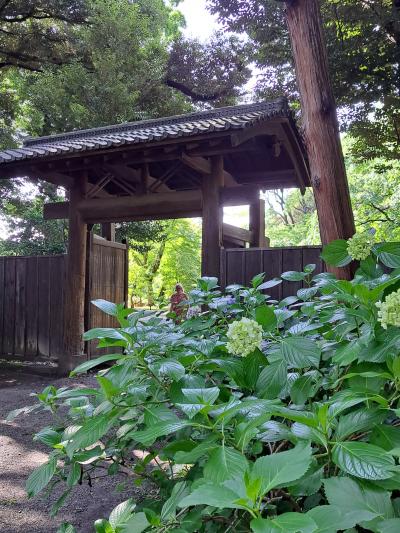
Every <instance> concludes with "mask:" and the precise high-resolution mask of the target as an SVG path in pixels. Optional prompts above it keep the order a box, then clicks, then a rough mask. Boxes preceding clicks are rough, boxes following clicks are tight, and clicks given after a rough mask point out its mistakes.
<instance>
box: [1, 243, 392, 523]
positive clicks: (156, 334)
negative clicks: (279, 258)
mask: <svg viewBox="0 0 400 533" xmlns="http://www.w3.org/2000/svg"><path fill="white" fill-rule="evenodd" d="M335 246H336V245H335ZM343 246H344V247H346V243H345V242H344V243H343ZM331 248H332V246H331ZM399 250H400V244H395V243H387V244H384V245H379V246H377V247H375V248H373V255H371V257H369V258H368V259H366V260H365V261H364V262H365V263H371V262H372V263H375V264H377V263H378V262H379V261H382V265H383V266H384V267H385V268H386V269H387V273H386V274H384V273H383V271H382V269H381V268H380V267H379V268H374V269H371V268H362V266H363V265H361V267H360V269H359V270H358V271H357V273H356V276H355V278H354V279H353V280H352V281H351V282H349V281H341V280H337V279H335V278H334V276H332V275H331V274H327V273H324V274H318V275H315V276H313V265H307V267H306V268H305V269H304V272H286V273H284V274H282V279H285V280H294V281H295V282H296V283H297V282H298V281H297V280H300V279H301V280H304V281H305V283H306V288H305V289H302V290H303V293H301V294H302V295H303V296H304V298H303V299H302V300H299V299H298V297H294V298H286V299H285V300H283V301H282V302H276V301H273V300H272V299H271V298H270V297H269V296H268V294H266V293H265V292H267V291H268V288H269V287H272V286H274V285H276V284H277V283H279V281H281V280H269V281H266V282H264V281H263V275H258V276H256V277H255V278H254V279H253V281H252V286H251V287H247V288H246V287H242V286H239V285H232V286H230V287H227V288H226V293H227V294H226V296H223V295H222V293H221V291H220V290H219V288H218V285H217V280H216V279H215V278H203V279H201V280H200V281H199V284H198V287H197V288H196V289H195V290H193V291H192V292H191V293H190V298H191V301H192V304H195V305H199V306H202V309H203V311H202V312H201V314H200V315H199V316H196V317H192V318H191V319H188V320H186V321H185V322H183V323H182V324H175V323H173V322H171V321H169V320H167V319H165V318H164V317H162V316H159V315H158V314H157V313H155V312H150V311H141V312H132V311H131V310H127V309H124V308H123V307H122V306H120V305H114V304H113V303H110V302H106V301H104V300H97V301H96V302H94V303H95V305H96V306H97V307H98V308H100V309H102V310H103V311H104V312H106V313H107V314H109V315H111V316H114V317H116V318H117V319H118V320H119V323H120V326H119V327H118V328H102V329H95V330H91V331H89V332H87V333H86V334H85V338H86V339H93V338H98V339H99V341H100V345H101V346H102V347H107V346H109V347H110V349H111V351H112V348H113V347H114V346H115V345H116V344H117V345H118V346H121V345H122V346H123V347H124V352H123V353H122V354H118V355H116V354H110V355H109V356H102V357H100V358H98V359H97V360H93V361H90V362H86V363H83V364H81V365H80V366H79V367H78V368H77V369H75V371H74V373H73V374H74V375H76V374H79V373H84V372H87V371H88V370H91V369H93V368H95V367H100V370H98V373H97V375H96V378H97V383H98V385H97V386H96V387H94V388H91V389H82V388H74V387H63V388H61V389H56V388H55V387H53V386H49V387H46V389H45V390H44V391H43V392H42V393H40V394H37V403H36V404H34V405H33V406H32V407H30V410H25V411H24V410H18V411H17V412H15V413H13V414H11V415H10V416H11V417H15V416H18V415H19V414H21V413H24V412H26V414H28V413H29V412H32V410H33V409H34V410H37V409H40V408H43V409H50V410H51V411H52V412H54V413H55V416H56V418H55V423H54V426H53V427H47V428H44V429H43V430H42V431H40V432H39V433H38V434H37V435H36V439H38V440H40V441H41V442H42V443H44V444H45V445H47V446H48V447H49V448H50V458H49V461H48V462H47V463H45V464H44V465H43V466H41V467H40V468H38V469H37V470H36V471H35V472H34V473H33V474H32V475H31V476H30V478H29V479H28V482H27V490H28V493H29V494H30V495H35V494H37V493H39V492H41V491H43V490H44V489H45V488H46V487H47V488H48V490H50V491H51V489H52V487H53V486H55V485H63V486H64V489H65V492H64V494H63V496H62V498H63V499H62V500H61V503H56V509H57V508H58V507H60V506H61V505H64V504H67V502H68V495H69V493H70V491H71V490H73V488H74V486H75V485H76V484H77V483H84V484H85V483H87V482H90V479H91V477H93V472H95V471H96V469H97V468H98V467H99V468H102V469H104V468H108V473H109V475H110V485H111V483H112V476H113V475H114V474H116V473H117V472H118V471H121V472H124V473H126V474H127V475H128V479H129V480H131V482H132V483H134V484H140V483H141V482H142V481H144V480H147V481H148V482H150V483H151V484H154V485H155V486H156V487H157V491H154V492H153V491H152V492H151V494H156V496H154V498H153V497H150V496H149V498H147V499H146V500H145V501H143V502H141V503H139V502H133V501H131V500H127V501H125V502H122V503H121V504H119V505H118V506H117V507H116V508H115V509H114V510H113V511H112V513H111V514H110V516H109V517H108V518H106V517H100V518H99V519H98V520H97V521H96V523H95V530H96V531H98V532H107V533H119V532H121V533H122V532H123V531H132V532H137V531H158V532H159V533H166V532H169V531H170V532H172V531H179V532H182V533H194V532H200V533H201V532H204V533H208V532H216V533H217V532H221V533H222V532H226V531H235V532H243V533H244V532H253V533H264V532H267V533H277V532H285V533H290V532H292V533H299V532H306V533H323V532H324V533H335V532H337V531H343V530H349V531H352V529H351V528H362V531H372V532H374V533H380V532H383V533H385V532H392V531H397V529H396V528H398V524H399V520H400V513H399V506H398V500H397V492H398V489H399V464H398V461H399V456H400V451H399V450H400V427H399V424H400V419H399V416H398V415H399V413H400V405H399V401H400V329H399V328H398V327H395V326H392V325H390V324H388V325H387V330H384V329H383V327H382V324H381V323H380V318H379V314H378V308H377V305H376V304H377V302H379V301H384V300H385V298H387V297H388V295H390V294H392V293H393V292H394V291H396V290H397V288H398V286H399V282H400V274H399V270H398V268H397V263H396V265H394V264H393V263H395V262H396V261H397V260H396V261H394V262H392V261H393V257H395V258H397V257H398V256H399V255H398V252H399ZM324 256H325V258H327V260H331V258H332V257H333V261H335V260H336V261H341V258H339V259H337V254H335V253H334V254H333V255H331V256H330V248H329V247H327V249H326V250H325V251H324ZM388 257H389V259H388ZM391 262H392V263H391ZM364 266H365V265H364ZM304 291H310V292H309V293H307V294H305V293H304ZM299 292H300V291H299ZM399 313H400V309H399ZM242 318H246V319H247V320H249V321H250V322H251V323H253V321H256V322H258V323H259V325H260V326H262V330H263V333H262V335H263V342H262V344H261V349H258V348H256V349H255V350H254V351H253V352H252V353H250V354H249V355H247V356H246V357H241V356H235V355H234V354H232V353H229V343H228V340H229V330H228V326H229V324H232V323H233V322H234V321H237V320H240V319H242ZM239 341H240V339H238V342H239ZM245 341H246V339H243V342H244V343H245ZM106 361H115V363H114V364H113V366H107V367H104V366H102V365H103V364H104V362H106ZM59 409H61V410H62V413H63V416H64V418H60V417H57V411H58V410H59ZM132 450H141V451H142V452H144V453H140V454H139V453H138V454H132ZM139 457H142V458H139ZM59 501H60V500H59ZM62 527H63V528H64V529H61V530H60V531H69V530H68V529H67V528H69V527H72V526H70V525H68V524H64V525H63V526H62ZM357 530H358V529H357ZM360 530H361V529H360ZM71 531H73V530H71Z"/></svg>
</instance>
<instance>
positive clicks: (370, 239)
mask: <svg viewBox="0 0 400 533" xmlns="http://www.w3.org/2000/svg"><path fill="white" fill-rule="evenodd" d="M374 242H375V237H374V235H373V234H372V233H367V232H365V231H364V232H363V233H355V234H354V235H353V236H352V237H351V239H349V240H348V241H347V253H348V254H349V256H350V257H351V258H352V259H355V260H356V261H362V260H363V259H367V257H368V256H369V255H370V253H371V249H372V246H373V245H374Z"/></svg>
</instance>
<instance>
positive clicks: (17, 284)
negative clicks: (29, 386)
mask: <svg viewBox="0 0 400 533" xmlns="http://www.w3.org/2000/svg"><path fill="white" fill-rule="evenodd" d="M66 261H67V257H66V256H65V255H54V256H37V257H36V256H35V257H0V359H1V358H3V359H10V360H22V361H30V362H43V361H47V362H54V363H56V362H57V360H58V358H59V357H62V353H63V350H62V338H63V327H64V313H63V309H64V286H65V267H66ZM88 266H89V268H88V274H87V275H88V279H87V287H88V290H87V293H86V304H85V305H86V318H85V328H86V329H89V328H92V327H108V326H111V325H112V324H113V322H112V319H111V317H108V316H107V315H104V313H101V312H100V311H98V310H97V309H96V308H95V307H94V306H93V305H90V303H89V302H90V301H91V300H94V299H96V298H104V299H105V300H110V301H113V302H124V301H125V299H126V293H127V249H126V246H125V245H123V244H119V243H114V242H110V241H105V240H104V239H101V238H99V237H97V236H93V235H91V236H90V237H89V246H88ZM98 353H100V352H99V351H98V350H96V349H95V344H94V343H90V345H89V346H87V355H88V357H96V356H97V355H98Z"/></svg>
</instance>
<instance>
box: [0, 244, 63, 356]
mask: <svg viewBox="0 0 400 533" xmlns="http://www.w3.org/2000/svg"><path fill="white" fill-rule="evenodd" d="M65 260H66V257H65V256H64V255H55V256H38V257H0V358H5V359H21V360H27V361H44V360H54V361H55V360H57V358H58V355H59V353H60V350H61V346H62V345H61V342H62V328H63V321H64V317H63V298H64V276H65Z"/></svg>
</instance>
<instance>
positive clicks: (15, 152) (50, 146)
mask: <svg viewBox="0 0 400 533" xmlns="http://www.w3.org/2000/svg"><path fill="white" fill-rule="evenodd" d="M275 116H282V117H288V118H289V117H290V116H291V112H290V110H289V107H288V104H287V101H286V99H285V98H280V99H278V100H274V101H270V102H261V103H256V104H245V105H239V106H231V107H223V108H219V109H212V110H208V111H200V112H197V113H190V114H186V115H179V116H173V117H166V118H160V119H152V120H143V121H140V122H130V123H125V124H118V125H115V126H105V127H100V128H93V129H90V130H80V131H73V132H71V133H62V134H59V135H51V136H48V137H37V138H28V139H26V140H25V142H24V144H23V146H22V147H21V148H16V149H12V150H5V151H3V152H0V164H1V163H12V162H17V161H18V162H19V161H23V160H31V159H38V158H46V157H52V156H58V155H62V154H66V155H67V154H70V153H75V152H89V151H96V150H102V149H105V148H112V147H119V146H121V145H133V144H138V143H143V144H149V143H152V142H157V141H162V140H164V139H173V138H178V137H190V136H193V135H201V134H207V133H211V132H218V131H221V132H222V131H227V130H238V129H244V128H246V127H249V126H252V125H254V124H255V123H257V122H259V121H262V120H266V119H269V118H273V117H275Z"/></svg>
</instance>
